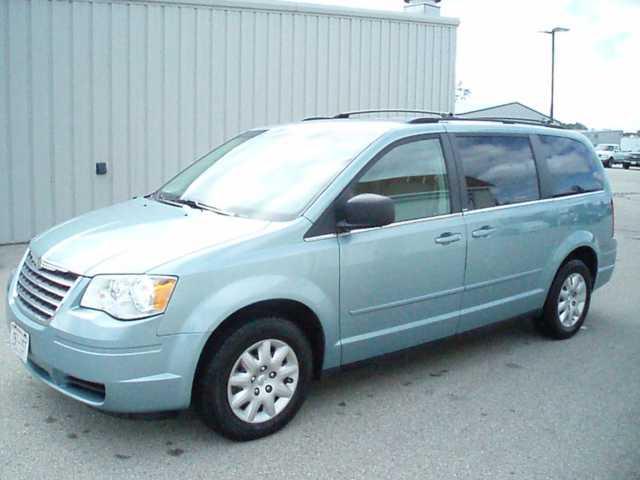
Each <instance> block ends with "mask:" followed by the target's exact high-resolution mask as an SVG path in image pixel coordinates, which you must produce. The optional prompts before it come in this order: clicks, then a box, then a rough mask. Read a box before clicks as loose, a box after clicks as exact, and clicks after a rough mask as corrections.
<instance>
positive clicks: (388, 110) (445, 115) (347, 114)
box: [302, 108, 453, 122]
mask: <svg viewBox="0 0 640 480" xmlns="http://www.w3.org/2000/svg"><path fill="white" fill-rule="evenodd" d="M371 113H419V114H422V115H434V116H437V118H449V117H452V116H453V113H451V112H434V111H431V110H408V109H404V108H385V109H376V110H354V111H351V112H341V113H338V114H337V115H333V116H327V117H308V118H305V119H304V120H302V121H303V122H310V121H313V120H334V119H344V118H351V116H352V115H367V114H371Z"/></svg>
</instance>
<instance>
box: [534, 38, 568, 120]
mask: <svg viewBox="0 0 640 480" xmlns="http://www.w3.org/2000/svg"><path fill="white" fill-rule="evenodd" d="M568 31H569V29H568V28H564V27H555V28H552V29H551V30H545V31H543V32H540V33H546V34H548V35H551V113H550V117H551V121H552V122H553V98H554V94H555V83H556V33H560V32H568Z"/></svg>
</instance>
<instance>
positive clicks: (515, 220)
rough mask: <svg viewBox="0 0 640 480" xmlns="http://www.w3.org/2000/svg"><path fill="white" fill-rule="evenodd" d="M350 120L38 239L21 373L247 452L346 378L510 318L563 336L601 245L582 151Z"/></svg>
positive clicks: (602, 207)
mask: <svg viewBox="0 0 640 480" xmlns="http://www.w3.org/2000/svg"><path fill="white" fill-rule="evenodd" d="M353 117H354V115H351V114H341V115H338V116H337V117H333V118H328V119H323V118H314V119H308V120H307V121H302V122H298V123H294V124H288V125H282V126H274V127H267V128H257V129H252V130H249V131H247V132H245V133H242V134H240V135H238V136H236V137H235V138H233V139H231V140H229V141H228V142H227V143H224V144H223V145H222V146H220V147H218V148H216V149H215V150H213V151H211V152H210V153H208V154H206V155H205V156H203V157H202V158H200V159H199V160H197V161H196V162H194V163H193V164H191V165H190V166H189V167H188V168H186V169H185V170H184V171H182V172H180V173H178V174H177V175H176V176H175V177H174V178H173V179H171V180H170V181H169V182H168V183H166V184H165V185H164V186H162V187H160V188H159V189H158V190H157V191H155V192H153V193H151V194H148V195H146V196H144V197H140V198H134V199H132V200H129V201H126V202H124V203H120V204H117V205H113V206H110V207H107V208H103V209H100V210H96V211H93V212H90V213H87V214H84V215H81V216H79V217H77V218H75V219H72V220H70V221H67V222H65V223H62V224H60V225H58V226H55V227H53V228H51V229H50V230H48V231H46V232H44V233H42V234H41V235H39V236H37V237H35V238H34V239H33V240H32V241H31V242H30V244H29V246H28V249H27V251H26V253H25V255H24V258H23V259H22V260H21V261H20V264H19V265H18V267H17V269H16V271H15V273H14V274H13V276H12V278H11V280H10V281H9V285H8V291H7V298H8V302H7V313H8V315H7V317H8V322H9V331H10V344H11V346H12V348H13V350H14V351H15V352H16V354H17V355H18V356H19V357H20V358H21V360H22V362H24V365H25V366H26V368H27V369H28V371H29V372H30V373H31V374H32V375H33V376H35V377H37V378H39V379H40V380H42V381H43V382H45V383H46V384H48V385H49V386H50V387H52V388H53V389H55V390H57V391H59V392H61V393H63V394H64V395H66V396H68V397H71V398H74V399H76V400H78V401H80V402H83V403H85V404H88V405H90V406H93V407H95V408H98V409H102V410H106V411H115V412H129V413H133V412H158V411H173V410H179V409H185V408H188V407H190V406H193V407H194V408H195V409H196V410H197V411H198V412H199V413H200V415H201V416H202V418H203V420H204V422H205V423H206V424H207V425H209V426H210V427H212V428H213V429H214V430H215V431H217V432H219V433H221V434H222V435H225V436H226V437H228V438H231V439H235V440H250V439H255V438H258V437H262V436H265V435H268V434H270V433H273V432H275V431H277V430H279V429H280V428H282V427H283V426H284V425H286V424H287V423H288V422H289V421H290V420H291V419H292V417H293V416H294V415H295V414H296V412H297V411H298V410H299V409H300V407H301V405H302V403H303V400H304V398H305V395H306V393H307V390H308V388H309V385H310V382H311V381H312V379H313V378H317V377H320V376H321V375H322V373H323V372H327V371H329V370H334V369H339V368H340V367H341V366H344V365H347V364H352V363H355V362H360V361H362V360H365V359H368V358H371V357H375V356H380V355H384V354H387V353H390V352H394V351H398V350H402V349H407V348H411V347H415V346H417V345H419V344H423V343H426V342H431V341H433V340H436V339H440V338H444V337H447V336H451V335H455V334H458V333H460V332H464V331H467V330H471V329H475V328H478V327H482V326H485V325H488V324H491V323H494V322H500V321H504V320H507V319H511V318H515V317H518V318H520V317H523V318H524V317H529V318H533V319H534V322H535V324H536V325H537V326H538V327H539V330H540V331H541V332H542V333H544V334H546V335H548V336H549V337H551V338H555V339H566V338H569V337H571V336H572V335H574V334H575V333H576V332H578V331H579V329H580V327H581V325H582V324H583V322H584V320H585V317H586V315H587V312H588V311H589V303H590V300H591V294H592V292H593V290H594V289H596V288H599V287H601V286H602V285H604V284H605V283H607V282H608V281H609V279H610V278H611V275H612V273H613V269H614V264H615V258H616V247H617V244H616V240H615V238H614V228H613V227H614V225H613V224H614V212H613V202H612V194H611V190H610V187H609V184H608V181H607V177H606V176H605V174H604V170H603V167H602V165H601V163H600V162H599V160H598V157H597V156H596V154H595V151H594V149H593V147H592V146H591V144H590V143H589V142H588V141H587V140H586V138H585V137H583V136H582V135H580V134H578V133H574V132H571V131H568V130H563V129H560V128H554V127H551V126H544V125H532V124H530V123H531V122H517V121H505V120H501V119H486V120H480V121H468V120H464V119H456V118H455V117H450V118H447V117H434V116H424V117H417V118H411V119H409V120H406V119H404V120H392V119H386V120H385V119H382V120H376V119H371V118H367V119H362V118H361V117H360V118H353Z"/></svg>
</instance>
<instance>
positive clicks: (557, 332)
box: [536, 260, 593, 340]
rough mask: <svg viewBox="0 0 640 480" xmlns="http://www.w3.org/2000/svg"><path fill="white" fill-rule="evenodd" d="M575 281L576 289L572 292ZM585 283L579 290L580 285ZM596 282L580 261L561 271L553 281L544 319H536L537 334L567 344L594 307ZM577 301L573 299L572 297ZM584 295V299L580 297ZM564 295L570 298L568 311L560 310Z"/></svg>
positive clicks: (567, 305) (574, 261)
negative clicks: (592, 296) (592, 303)
mask: <svg viewBox="0 0 640 480" xmlns="http://www.w3.org/2000/svg"><path fill="white" fill-rule="evenodd" d="M570 279H573V280H575V281H576V283H573V285H576V288H572V287H571V286H570V285H571V284H572V280H570ZM580 281H582V282H583V284H582V285H583V288H582V289H580V287H579V285H580V284H579V283H577V282H580ZM592 289H593V279H592V277H591V272H590V271H589V269H588V268H587V266H586V265H585V264H584V263H583V262H582V261H581V260H569V261H568V262H566V263H565V264H564V265H562V267H560V269H559V270H558V273H556V276H555V278H554V280H553V283H552V285H551V288H550V289H549V293H548V295H547V300H546V301H545V304H544V309H543V311H542V315H541V316H540V317H538V318H537V319H536V326H537V327H538V330H539V331H540V332H541V333H543V334H544V335H546V336H548V337H551V338H554V339H557V340H564V339H567V338H570V337H572V336H573V335H575V334H576V333H577V332H578V330H580V327H581V326H582V324H583V323H584V319H585V318H586V317H587V314H588V313H589V306H590V304H591V292H592ZM574 292H575V293H576V297H573V296H572V295H573V293H574ZM581 292H583V293H584V297H583V296H582V295H581ZM561 295H563V296H565V295H568V297H567V298H566V300H564V301H565V305H566V307H565V308H564V309H562V307H561V306H560V302H561Z"/></svg>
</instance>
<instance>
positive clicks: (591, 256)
mask: <svg viewBox="0 0 640 480" xmlns="http://www.w3.org/2000/svg"><path fill="white" fill-rule="evenodd" d="M574 259H575V260H581V261H582V262H583V263H584V264H585V265H586V266H587V268H588V269H589V272H590V273H591V280H592V281H593V283H594V284H595V282H596V276H597V275H598V256H597V255H596V252H594V250H593V249H592V248H591V247H580V248H576V249H575V250H574V251H573V252H571V253H570V254H569V255H568V256H567V258H565V260H564V262H562V264H563V265H564V264H565V263H567V262H568V261H569V260H574Z"/></svg>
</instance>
